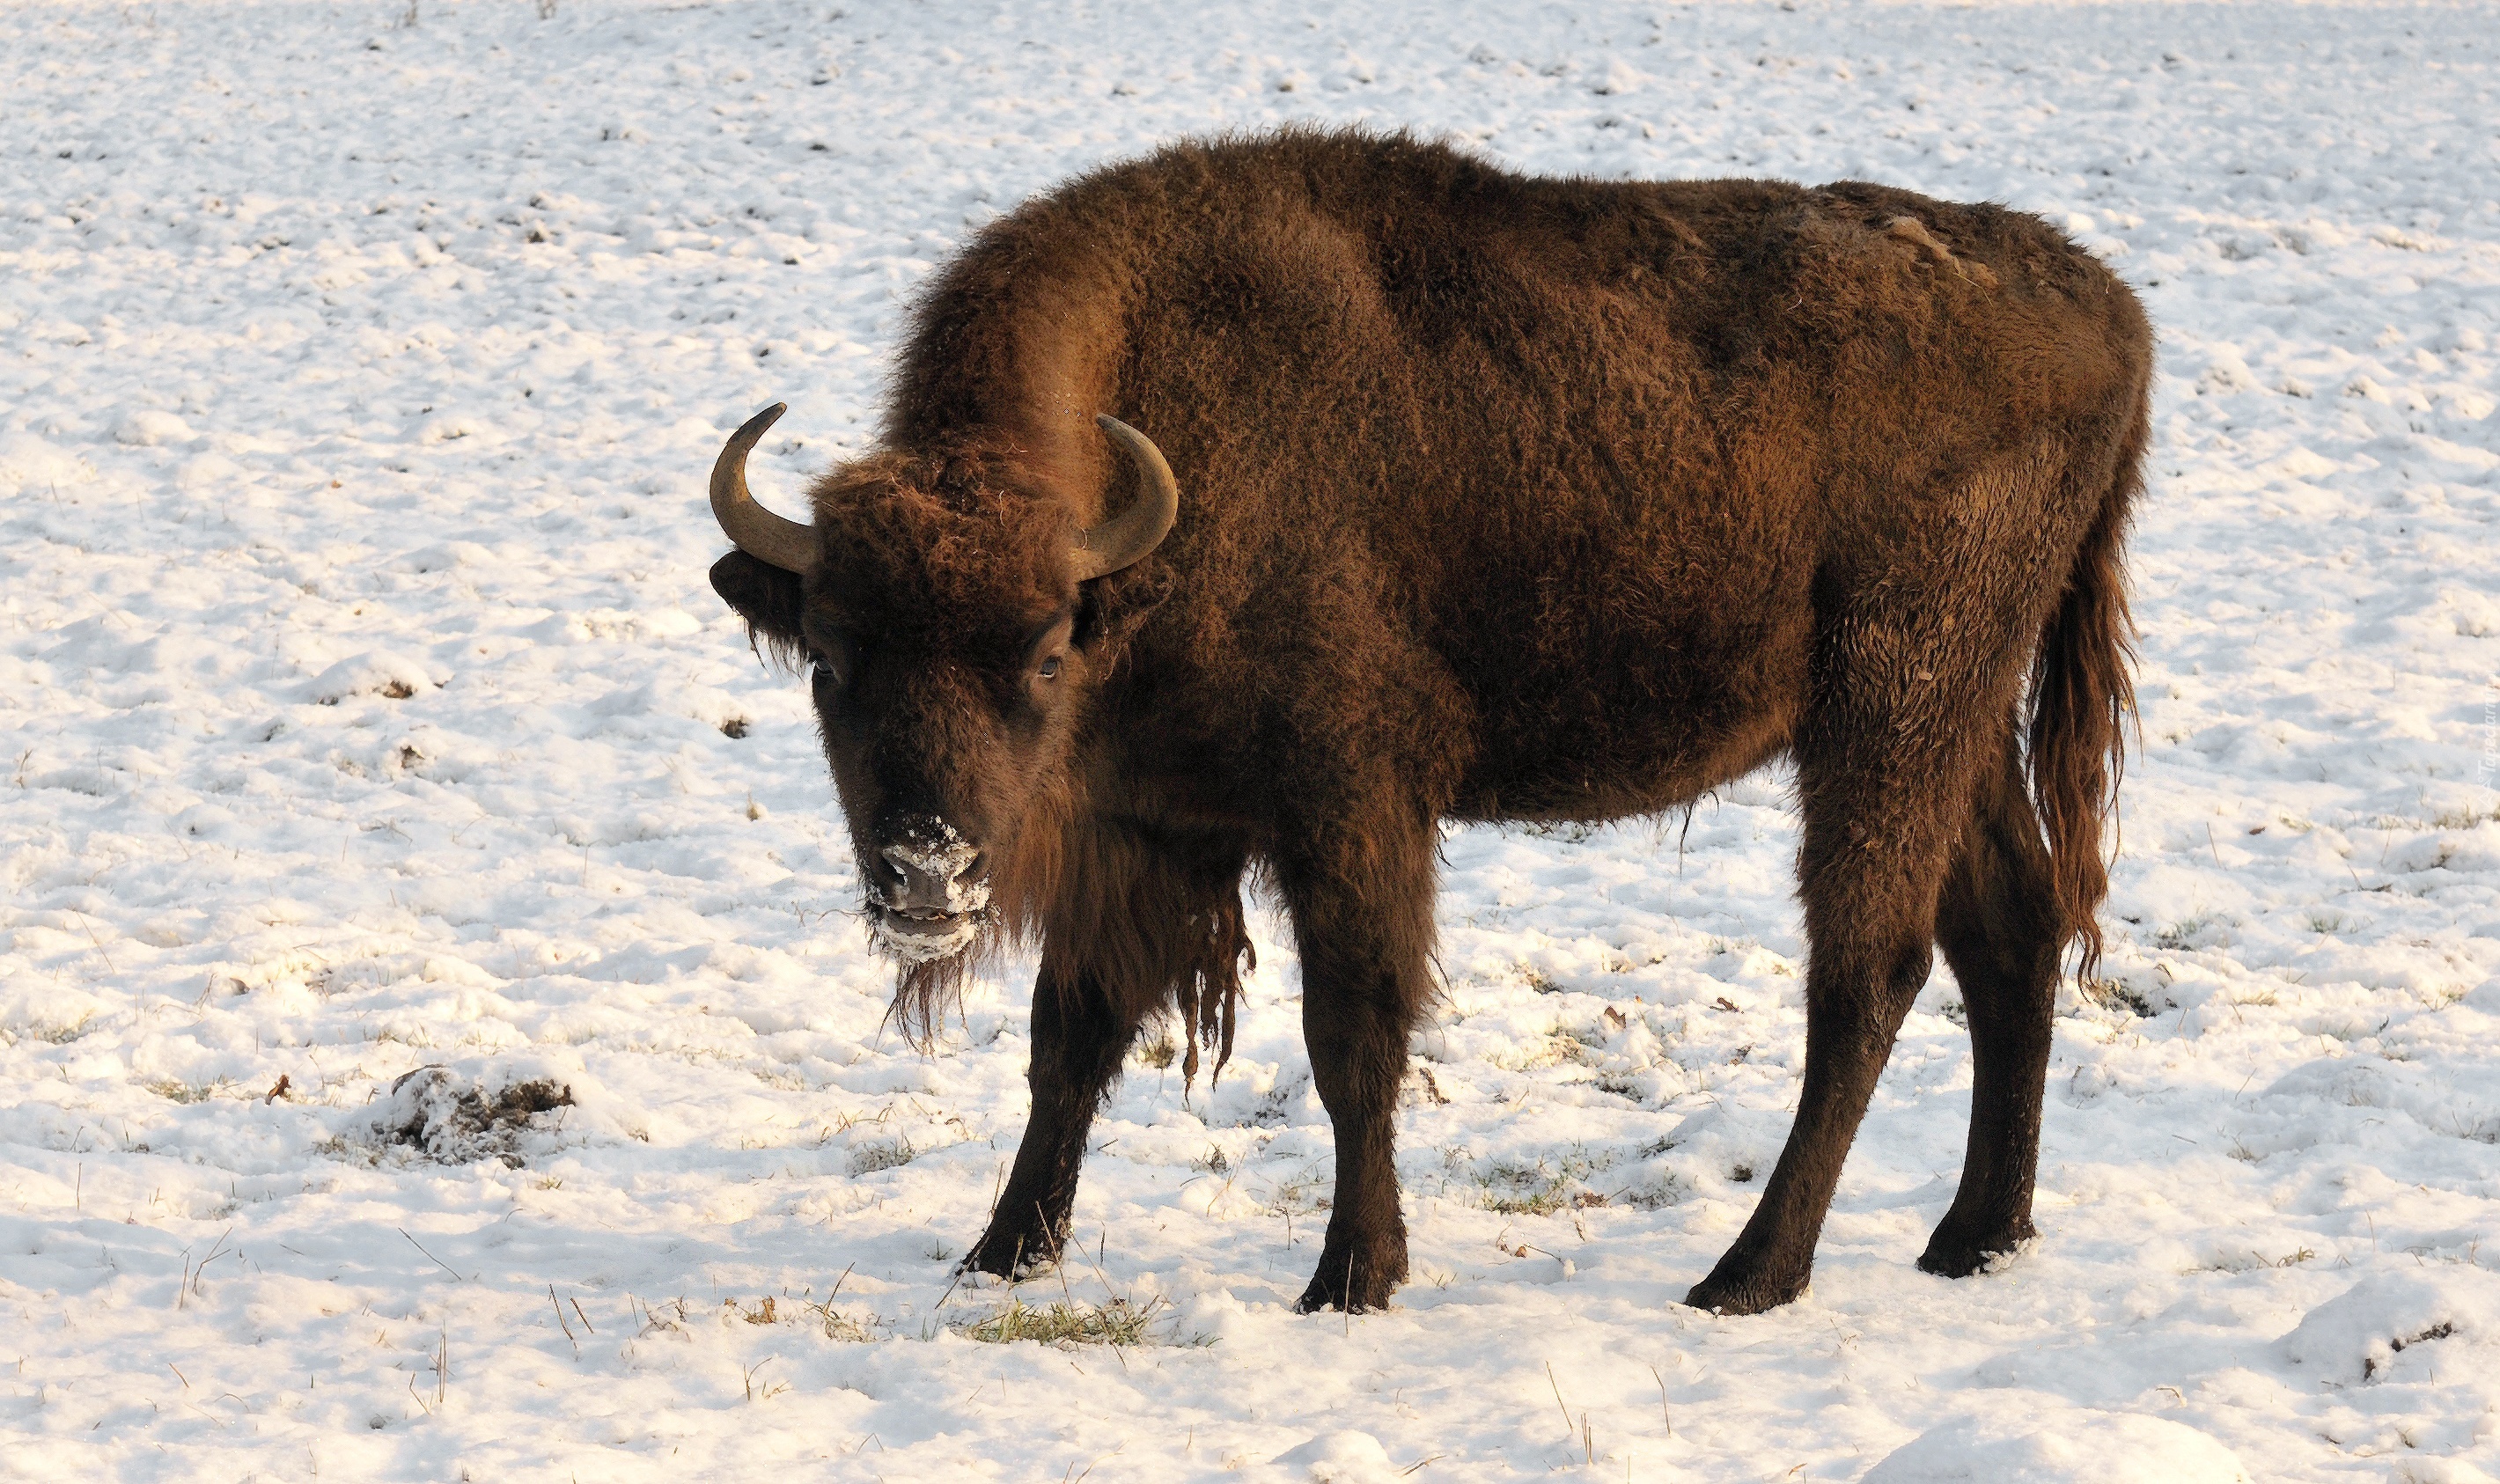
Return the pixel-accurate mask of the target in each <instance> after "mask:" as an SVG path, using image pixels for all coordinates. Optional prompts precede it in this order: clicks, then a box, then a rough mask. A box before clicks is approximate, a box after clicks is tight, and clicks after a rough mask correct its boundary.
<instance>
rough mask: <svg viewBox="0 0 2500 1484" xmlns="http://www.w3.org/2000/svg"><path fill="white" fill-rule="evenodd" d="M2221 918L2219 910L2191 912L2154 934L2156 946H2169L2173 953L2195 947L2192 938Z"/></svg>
mask: <svg viewBox="0 0 2500 1484" xmlns="http://www.w3.org/2000/svg"><path fill="white" fill-rule="evenodd" d="M2221 920H2222V918H2221V914H2220V913H2219V912H2210V911H2207V912H2193V913H2190V914H2189V915H2187V916H2186V917H2183V918H2181V919H2180V920H2179V921H2177V922H2174V923H2172V924H2171V925H2170V926H2168V927H2166V928H2163V929H2162V930H2161V931H2160V932H2158V933H2155V935H2153V942H2154V946H2155V947H2157V948H2167V949H2169V950H2170V951H2172V952H2173V953H2177V952H2182V951H2184V950H2186V949H2188V948H2191V947H2193V946H2194V943H2193V941H2192V940H2194V939H2195V938H2196V937H2197V936H2198V935H2199V934H2201V933H2203V932H2204V931H2205V930H2206V929H2207V928H2210V927H2212V926H2213V925H2214V924H2216V923H2218V922H2220V921H2221Z"/></svg>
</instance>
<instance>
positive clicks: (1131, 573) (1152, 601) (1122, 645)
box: [1075, 564, 1173, 665]
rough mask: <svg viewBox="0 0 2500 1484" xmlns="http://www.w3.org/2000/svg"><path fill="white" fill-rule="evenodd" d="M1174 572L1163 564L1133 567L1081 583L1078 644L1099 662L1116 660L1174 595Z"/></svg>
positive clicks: (1078, 598)
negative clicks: (1149, 619)
mask: <svg viewBox="0 0 2500 1484" xmlns="http://www.w3.org/2000/svg"><path fill="white" fill-rule="evenodd" d="M1172 587H1173V581H1172V576H1171V573H1170V572H1169V571H1168V569H1166V568H1163V567H1161V566H1155V567H1151V568H1145V567H1144V566H1143V564H1140V566H1139V567H1131V568H1128V569H1127V570H1125V571H1122V572H1115V573H1113V574H1111V575H1110V576H1109V577H1097V578H1095V579H1093V580H1091V581H1088V582H1085V583H1083V584H1081V585H1080V586H1079V587H1078V589H1077V592H1078V597H1077V603H1076V633H1075V643H1076V647H1078V648H1079V649H1083V650H1085V651H1087V652H1088V653H1089V654H1091V655H1093V657H1094V662H1095V663H1096V664H1098V665H1108V664H1116V663H1117V662H1118V656H1119V654H1120V652H1121V651H1122V650H1124V649H1126V648H1127V647H1128V646H1129V640H1130V638H1131V637H1132V636H1133V635H1135V633H1136V632H1137V628H1138V626H1139V625H1141V624H1143V623H1144V622H1145V621H1146V620H1147V619H1148V618H1150V617H1152V616H1153V615H1154V611H1155V610H1156V609H1158V608H1161V607H1162V606H1163V603H1164V600H1165V599H1167V598H1168V597H1170V596H1171V593H1172Z"/></svg>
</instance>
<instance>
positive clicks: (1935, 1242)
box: [1919, 1221, 2035, 1278]
mask: <svg viewBox="0 0 2500 1484" xmlns="http://www.w3.org/2000/svg"><path fill="white" fill-rule="evenodd" d="M2034 1235H2035V1234H2034V1232H2033V1230H2032V1227H2031V1223H2030V1222H2028V1221H2024V1222H2021V1223H2019V1224H2016V1225H2012V1226H2008V1227H2003V1228H2000V1229H1999V1230H1997V1231H1995V1232H1993V1233H1990V1234H1989V1235H1987V1236H1983V1237H1973V1236H1970V1235H1969V1234H1967V1233H1964V1232H1959V1231H1957V1230H1955V1228H1954V1227H1953V1225H1952V1224H1951V1223H1950V1222H1948V1223H1947V1224H1945V1225H1943V1226H1940V1227H1938V1228H1936V1232H1935V1235H1934V1236H1933V1237H1929V1238H1928V1239H1927V1250H1926V1251H1924V1252H1922V1253H1920V1254H1919V1270H1920V1271H1922V1272H1932V1273H1934V1274H1936V1275H1937V1276H1938V1277H1946V1278H1966V1277H1969V1276H1970V1275H1971V1274H1972V1273H1974V1272H1979V1271H1982V1270H1985V1269H1986V1268H1987V1267H1988V1266H1989V1264H1990V1263H1993V1262H1996V1261H1998V1260H2000V1259H2003V1258H2008V1257H2012V1256H2013V1255H2014V1254H2015V1252H2016V1250H2018V1249H2019V1248H2020V1247H2021V1246H2022V1245H2023V1243H2024V1242H2026V1241H2029V1240H2030V1239H2031V1238H2032V1237H2033V1236H2034Z"/></svg>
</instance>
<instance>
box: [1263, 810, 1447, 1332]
mask: <svg viewBox="0 0 2500 1484" xmlns="http://www.w3.org/2000/svg"><path fill="white" fill-rule="evenodd" d="M1366 853H1368V854H1370V856H1371V860H1370V861H1369V863H1368V864H1370V866H1371V868H1372V869H1371V871H1370V872H1369V873H1366V874H1367V875H1368V877H1369V879H1368V881H1367V882H1365V885H1367V886H1368V888H1369V889H1367V890H1366V889H1363V887H1360V886H1357V885H1356V884H1354V882H1353V881H1352V880H1350V879H1349V875H1348V874H1336V873H1326V874H1321V873H1310V872H1305V871H1295V872H1290V873H1280V874H1282V875H1283V876H1284V879H1283V880H1282V882H1281V884H1282V885H1283V887H1284V892H1285V896H1286V899H1287V903H1288V906H1289V907H1290V908H1291V909H1292V912H1293V917H1294V928H1295V937H1296V939H1297V940H1298V943H1299V948H1300V952H1301V958H1302V1039H1303V1041H1304V1043H1305V1044H1306V1045H1307V1046H1308V1047H1309V1050H1310V1058H1311V1079H1312V1082H1313V1083H1314V1084H1315V1085H1316V1086H1317V1087H1318V1089H1319V1095H1320V1102H1321V1103H1322V1104H1323V1105H1326V1106H1327V1108H1328V1113H1329V1121H1330V1123H1331V1124H1332V1126H1333V1128H1334V1131H1335V1135H1336V1193H1335V1202H1334V1204H1333V1205H1332V1207H1331V1209H1330V1211H1329V1224H1328V1237H1327V1239H1326V1240H1325V1241H1324V1242H1322V1244H1321V1246H1320V1258H1319V1264H1318V1267H1317V1269H1316V1270H1314V1271H1313V1273H1312V1274H1311V1281H1310V1286H1309V1287H1308V1288H1306V1289H1304V1290H1303V1292H1302V1297H1301V1299H1300V1301H1299V1303H1297V1304H1296V1305H1295V1307H1296V1309H1297V1310H1298V1311H1299V1312H1301V1313H1305V1314H1308V1313H1313V1312H1316V1311H1318V1310H1320V1309H1328V1308H1341V1309H1346V1310H1348V1311H1351V1312H1355V1313H1361V1312H1363V1311H1364V1310H1366V1309H1376V1308H1381V1307H1384V1306H1386V1305H1387V1304H1388V1303H1389V1296H1390V1295H1391V1294H1392V1293H1394V1292H1396V1291H1397V1289H1398V1284H1400V1283H1402V1282H1404V1281H1405V1280H1406V1220H1405V1217H1404V1215H1403V1214H1402V1213H1401V1212H1400V1211H1399V1209H1398V1164H1397V1137H1398V1130H1397V1108H1398V1083H1399V1081H1400V1080H1401V1079H1402V1078H1403V1077H1404V1076H1405V1072H1406V1038H1407V1035H1408V1033H1409V1032H1410V1031H1411V1030H1412V1029H1413V1027H1414V1024H1415V1020H1416V1017H1417V1016H1418V1015H1419V1014H1420V1013H1421V1012H1422V1006H1423V1003H1424V999H1425V995H1426V993H1427V991H1428V987H1429V984H1430V980H1429V978H1428V976H1427V959H1428V956H1429V953H1430V945H1431V904H1432V886H1433V873H1432V856H1431V843H1430V841H1429V837H1428V836H1423V835H1418V836H1417V837H1416V838H1414V839H1400V840H1398V841H1381V842H1379V843H1378V844H1377V847H1376V849H1375V851H1373V852H1366Z"/></svg>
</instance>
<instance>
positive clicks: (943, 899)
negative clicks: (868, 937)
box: [863, 814, 990, 964]
mask: <svg viewBox="0 0 2500 1484" xmlns="http://www.w3.org/2000/svg"><path fill="white" fill-rule="evenodd" d="M883 833H884V834H885V835H886V836H887V838H888V841H889V842H888V843H887V844H885V845H884V846H883V847H881V848H880V849H879V850H878V851H877V857H878V859H877V861H876V863H875V864H874V865H872V867H871V868H870V869H869V870H867V871H866V872H865V873H863V874H864V875H865V877H866V879H867V880H868V883H869V886H868V905H869V916H870V920H871V923H872V930H871V931H872V937H873V938H874V940H875V941H876V945H877V947H879V948H880V949H882V950H883V951H884V952H885V953H886V954H887V955H888V956H890V957H892V958H895V959H898V960H900V961H901V962H903V963H905V964H925V963H929V962H931V961H932V960H935V959H941V958H945V957H947V956H948V955H950V954H955V953H961V952H963V951H964V950H965V949H966V948H969V947H970V946H971V944H972V940H973V939H974V938H976V937H978V936H979V935H980V930H981V923H982V921H983V914H984V913H985V912H986V911H987V909H988V907H989V905H990V883H989V881H988V880H987V879H986V878H985V877H986V872H985V871H984V870H983V866H984V864H985V863H984V862H983V860H982V854H981V849H980V847H979V846H978V845H975V844H973V843H972V842H971V841H969V840H966V839H965V838H964V835H963V832H962V831H960V830H957V829H956V828H955V827H954V826H953V825H951V824H948V823H947V822H946V821H945V820H943V819H940V818H938V817H937V816H936V815H934V814H922V815H915V816H911V817H908V818H905V819H902V820H899V821H897V822H896V823H895V824H893V825H892V826H890V827H889V828H888V829H887V830H885V831H884V832H883Z"/></svg>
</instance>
